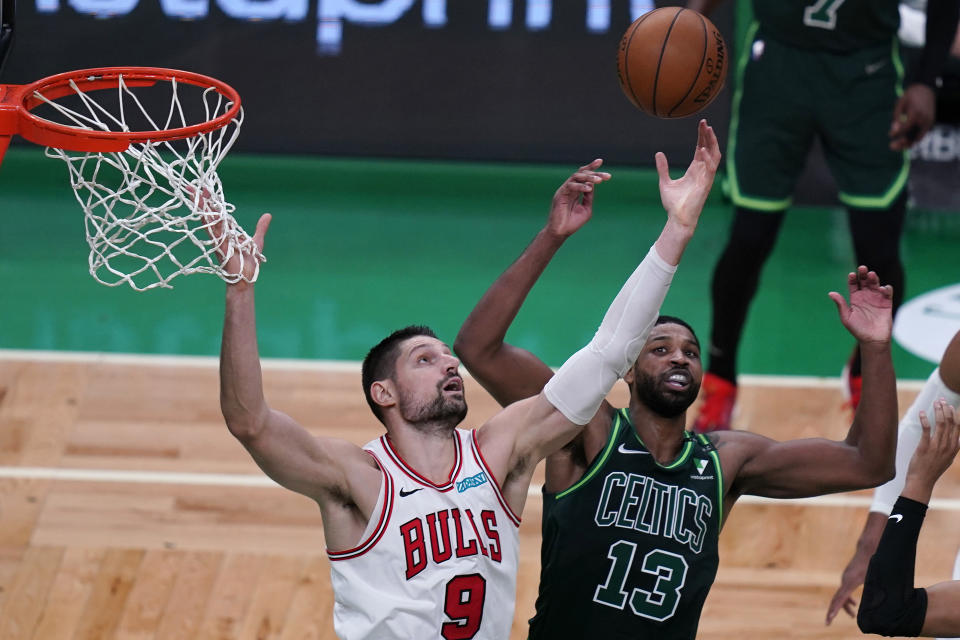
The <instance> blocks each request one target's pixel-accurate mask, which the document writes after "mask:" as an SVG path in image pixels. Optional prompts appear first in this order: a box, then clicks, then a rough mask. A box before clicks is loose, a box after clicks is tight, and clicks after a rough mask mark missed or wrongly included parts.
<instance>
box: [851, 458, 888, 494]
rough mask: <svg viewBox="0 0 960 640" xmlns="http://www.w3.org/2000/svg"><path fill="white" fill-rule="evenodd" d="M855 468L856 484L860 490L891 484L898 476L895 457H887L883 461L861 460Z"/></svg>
mask: <svg viewBox="0 0 960 640" xmlns="http://www.w3.org/2000/svg"><path fill="white" fill-rule="evenodd" d="M853 468H854V469H856V472H855V473H856V480H855V482H854V484H855V485H856V488H858V489H871V488H873V487H879V486H880V485H882V484H886V483H887V482H890V481H891V480H893V478H894V476H896V475H897V467H896V460H895V459H894V457H893V455H890V456H886V457H885V458H884V459H882V460H879V459H875V458H874V459H870V458H867V459H864V458H860V459H859V460H858V461H857V463H856V464H855V466H854V467H853Z"/></svg>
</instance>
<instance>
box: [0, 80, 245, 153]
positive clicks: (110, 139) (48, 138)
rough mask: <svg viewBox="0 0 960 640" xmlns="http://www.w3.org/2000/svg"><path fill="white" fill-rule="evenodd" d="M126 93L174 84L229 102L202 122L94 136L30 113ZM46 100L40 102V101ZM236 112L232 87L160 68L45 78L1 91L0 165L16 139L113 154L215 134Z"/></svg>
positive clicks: (92, 132)
mask: <svg viewBox="0 0 960 640" xmlns="http://www.w3.org/2000/svg"><path fill="white" fill-rule="evenodd" d="M121 82H122V83H123V84H124V85H125V86H127V87H149V86H152V85H154V84H156V83H157V82H178V83H182V84H188V85H194V86H197V87H202V88H205V89H213V90H215V91H217V92H218V93H219V94H220V95H221V96H222V97H223V98H224V99H225V100H227V101H228V104H229V107H228V108H227V110H226V111H225V112H224V113H222V114H220V115H219V116H217V117H216V118H213V119H211V120H208V121H206V122H201V123H197V124H191V125H189V126H183V127H177V128H171V129H161V130H155V131H98V130H91V129H86V128H83V127H79V126H71V125H67V124H60V123H57V122H53V121H51V120H48V119H46V118H42V117H39V116H37V115H35V114H33V113H32V111H33V110H34V109H36V108H37V107H38V106H40V105H42V104H44V103H46V102H47V101H54V100H56V99H58V98H61V97H64V96H67V95H70V94H74V93H78V92H79V93H87V92H90V91H99V90H104V89H116V88H118V87H119V85H120V83H121ZM40 96H42V97H43V98H46V100H44V99H43V98H41V97H40ZM239 112H240V95H239V94H238V93H237V92H236V90H234V89H233V88H232V87H231V86H230V85H228V84H226V83H225V82H222V81H220V80H217V79H216V78H211V77H209V76H205V75H202V74H199V73H193V72H190V71H180V70H177V69H163V68H159V67H99V68H93V69H80V70H77V71H68V72H66V73H60V74H57V75H53V76H48V77H46V78H43V79H41V80H37V81H36V82H32V83H30V84H23V85H14V84H6V85H0V162H2V159H3V154H4V152H5V151H6V149H7V146H8V145H9V143H10V138H11V137H12V136H14V135H19V136H21V137H22V138H24V139H26V140H29V141H30V142H33V143H35V144H39V145H43V146H45V147H54V148H57V149H65V150H67V151H87V152H101V151H102V152H117V151H123V150H125V149H126V148H127V147H129V146H130V144H131V143H135V142H146V141H161V140H180V139H184V138H189V137H192V136H195V135H198V134H201V133H204V132H208V131H214V130H216V129H219V128H221V127H224V126H226V125H227V124H229V123H230V122H231V121H233V120H234V119H235V118H236V117H237V115H238V114H239Z"/></svg>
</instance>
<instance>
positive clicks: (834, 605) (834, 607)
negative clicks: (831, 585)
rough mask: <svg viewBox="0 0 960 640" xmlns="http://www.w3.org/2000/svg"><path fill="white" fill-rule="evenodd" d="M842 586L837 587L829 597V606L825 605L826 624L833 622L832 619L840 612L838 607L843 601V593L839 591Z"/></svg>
mask: <svg viewBox="0 0 960 640" xmlns="http://www.w3.org/2000/svg"><path fill="white" fill-rule="evenodd" d="M842 590H843V587H840V588H839V589H837V592H836V593H835V594H833V597H832V598H831V599H830V606H829V607H827V624H830V623H831V622H833V619H834V618H836V617H837V614H838V613H840V607H841V606H842V603H843V595H842V593H841V591H842Z"/></svg>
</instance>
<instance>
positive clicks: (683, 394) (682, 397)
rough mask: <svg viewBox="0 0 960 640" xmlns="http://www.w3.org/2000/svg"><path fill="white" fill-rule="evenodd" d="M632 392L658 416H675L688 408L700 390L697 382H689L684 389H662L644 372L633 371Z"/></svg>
mask: <svg viewBox="0 0 960 640" xmlns="http://www.w3.org/2000/svg"><path fill="white" fill-rule="evenodd" d="M634 376H635V379H634V383H633V389H634V393H636V394H637V398H638V399H639V400H640V402H642V403H643V404H644V405H645V406H646V407H647V408H649V409H650V410H651V411H653V412H654V413H655V414H657V415H658V416H662V417H664V418H676V417H677V416H680V415H683V413H684V412H685V411H686V410H687V409H689V408H690V405H692V404H693V403H694V401H695V400H696V399H697V394H698V393H699V392H700V385H699V384H691V385H690V386H689V387H687V388H686V389H685V390H684V391H673V390H672V389H668V390H665V391H664V390H662V389H659V388H658V386H659V385H658V384H657V381H656V380H655V379H654V378H652V377H650V376H648V375H647V374H645V373H642V372H639V371H636V370H635V371H634Z"/></svg>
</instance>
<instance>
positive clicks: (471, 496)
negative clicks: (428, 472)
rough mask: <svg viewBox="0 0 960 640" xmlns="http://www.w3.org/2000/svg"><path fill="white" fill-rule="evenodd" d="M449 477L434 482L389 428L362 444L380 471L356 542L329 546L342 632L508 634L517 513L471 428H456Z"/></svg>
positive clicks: (402, 636) (411, 638)
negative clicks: (398, 446) (407, 458)
mask: <svg viewBox="0 0 960 640" xmlns="http://www.w3.org/2000/svg"><path fill="white" fill-rule="evenodd" d="M455 434H456V459H455V461H454V465H453V469H452V470H451V472H450V478H449V479H448V480H447V481H446V482H444V483H442V484H434V483H432V482H430V481H429V480H428V479H426V478H424V477H423V476H421V475H420V474H418V473H417V472H416V471H415V470H414V469H412V468H411V467H410V466H409V465H407V464H406V463H405V462H404V461H403V459H402V458H401V457H400V456H399V454H397V452H396V450H395V449H393V446H392V445H391V444H390V440H389V439H388V438H387V436H382V437H380V438H378V439H377V440H373V441H372V442H369V443H367V444H366V445H365V446H364V449H366V450H367V451H368V452H369V453H370V454H371V455H373V457H374V458H375V459H376V461H377V463H378V464H379V465H380V468H381V470H382V471H383V482H382V484H381V487H380V496H379V498H378V500H377V507H376V508H375V510H374V513H373V516H372V517H371V518H370V523H369V524H368V525H367V529H366V531H365V532H364V535H363V538H362V541H361V542H360V544H359V545H357V546H356V547H354V548H353V549H348V550H345V551H331V550H329V549H328V550H327V555H328V556H329V557H330V574H331V580H332V583H333V592H334V605H333V624H334V629H335V630H336V632H337V636H339V637H340V638H341V639H342V640H362V639H364V640H365V639H370V640H391V639H396V640H432V639H433V638H437V639H443V640H467V639H470V638H474V639H475V640H506V639H507V638H508V637H509V636H510V627H511V624H512V622H513V608H514V601H515V598H516V582H517V555H518V546H519V527H520V518H518V517H517V516H516V514H514V513H513V511H511V509H510V507H509V506H508V505H507V503H506V501H505V500H504V499H503V496H502V495H501V493H500V487H499V486H497V482H496V480H495V479H494V477H493V474H491V473H490V470H489V469H488V468H487V465H486V463H485V462H484V461H483V457H482V456H481V455H480V449H479V446H478V443H477V438H476V434H475V432H473V431H465V430H462V429H456V430H455Z"/></svg>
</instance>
